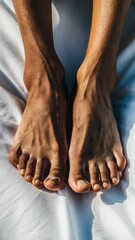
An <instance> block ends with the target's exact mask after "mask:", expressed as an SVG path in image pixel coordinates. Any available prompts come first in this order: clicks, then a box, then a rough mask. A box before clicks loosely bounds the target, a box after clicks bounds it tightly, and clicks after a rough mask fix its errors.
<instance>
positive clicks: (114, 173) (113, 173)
mask: <svg viewBox="0 0 135 240" xmlns="http://www.w3.org/2000/svg"><path fill="white" fill-rule="evenodd" d="M107 166H108V169H109V171H110V179H111V182H112V184H113V185H117V184H118V183H119V173H118V168H117V165H116V163H115V162H114V161H113V160H112V159H109V160H107Z"/></svg>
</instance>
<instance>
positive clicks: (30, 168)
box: [25, 157, 36, 182]
mask: <svg viewBox="0 0 135 240" xmlns="http://www.w3.org/2000/svg"><path fill="white" fill-rule="evenodd" d="M35 164H36V159H35V158H34V157H30V158H29V160H28V162H27V166H26V172H25V179H26V181H27V182H32V179H33V176H34V169H35Z"/></svg>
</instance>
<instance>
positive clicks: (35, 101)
mask: <svg viewBox="0 0 135 240" xmlns="http://www.w3.org/2000/svg"><path fill="white" fill-rule="evenodd" d="M13 3H14V7H15V10H16V14H17V18H18V22H19V26H20V30H21V34H22V39H23V44H24V50H25V67H24V83H25V85H26V88H27V90H28V98H27V102H26V108H25V110H24V113H23V115H22V119H21V122H20V125H19V127H18V130H17V132H16V135H15V138H14V143H13V149H12V151H11V153H10V156H9V159H10V161H11V162H12V163H13V164H14V165H15V166H16V167H17V168H18V169H19V171H20V174H21V175H22V176H24V177H25V179H26V180H27V181H29V182H32V184H33V185H34V186H36V187H42V186H43V185H44V186H45V188H47V189H49V190H59V189H62V188H64V186H65V185H66V183H67V170H66V159H67V153H68V149H67V140H66V109H67V101H66V91H65V84H64V68H63V66H62V64H61V62H60V60H59V58H58V56H57V55H56V52H55V50H54V44H53V33H52V16H51V1H50V0H46V1H44V0H38V1H36V0H35V1H34V0H19V1H18V0H14V1H13ZM130 4H131V0H123V1H118V0H107V1H104V0H93V15H92V26H91V31H90V38H89V43H88V49H87V52H86V56H85V58H84V61H83V63H82V64H81V66H80V68H79V69H78V72H77V75H76V78H77V93H76V97H75V100H74V105H73V130H72V137H71V143H70V147H69V160H70V172H69V180H68V181H69V185H70V187H71V188H72V189H73V190H74V191H75V192H78V193H83V192H88V191H89V190H90V189H92V190H93V191H100V190H101V189H106V190H107V189H109V188H110V187H111V185H117V184H118V183H119V181H120V176H121V175H122V172H123V170H124V169H125V166H126V159H125V157H124V155H123V149H122V145H121V141H120V137H119V133H118V129H117V124H116V120H115V118H114V115H113V109H112V104H111V94H112V92H113V90H114V87H115V84H116V81H117V76H116V59H117V54H118V49H119V44H120V39H121V34H122V30H123V26H124V22H125V18H126V15H127V12H128V9H129V6H130ZM86 168H87V169H88V171H89V175H90V182H88V181H87V180H86V177H85V169H86ZM47 171H49V174H48V176H46V172H47Z"/></svg>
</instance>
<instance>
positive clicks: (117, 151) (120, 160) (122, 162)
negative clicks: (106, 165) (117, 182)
mask: <svg viewBox="0 0 135 240" xmlns="http://www.w3.org/2000/svg"><path fill="white" fill-rule="evenodd" d="M113 154H114V157H115V159H116V163H117V166H118V169H119V171H120V172H123V170H124V169H125V167H126V158H125V157H124V155H123V151H122V147H120V146H117V145H115V146H114V147H113Z"/></svg>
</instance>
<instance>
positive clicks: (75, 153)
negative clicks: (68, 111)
mask: <svg viewBox="0 0 135 240" xmlns="http://www.w3.org/2000/svg"><path fill="white" fill-rule="evenodd" d="M130 3H131V0H128V1H126V0H124V1H117V0H108V1H104V0H100V1H98V0H93V16H92V26H91V34H90V39H89V44H88V49H87V52H86V56H85V59H84V61H83V63H82V65H81V66H80V68H79V70H78V72H77V94H76V97H75V101H74V105H73V131H72V137H71V143H70V150H69V158H70V174H69V184H70V186H71V188H72V189H73V190H74V191H76V192H87V191H89V190H90V188H92V190H93V191H99V190H101V189H109V188H110V187H111V184H114V185H116V184H118V183H119V178H120V175H122V171H123V170H124V168H125V165H126V160H125V157H124V155H123V150H122V145H121V141H120V137H119V133H118V129H117V124H116V121H115V118H114V115H113V110H112V104H111V93H112V91H113V89H114V87H115V84H116V79H117V77H116V58H117V53H118V48H119V44H120V38H121V33H122V29H123V25H124V21H125V17H126V15H127V12H128V9H129V6H130ZM84 168H87V169H89V175H90V183H89V182H88V181H87V180H86V177H85V174H84Z"/></svg>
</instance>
